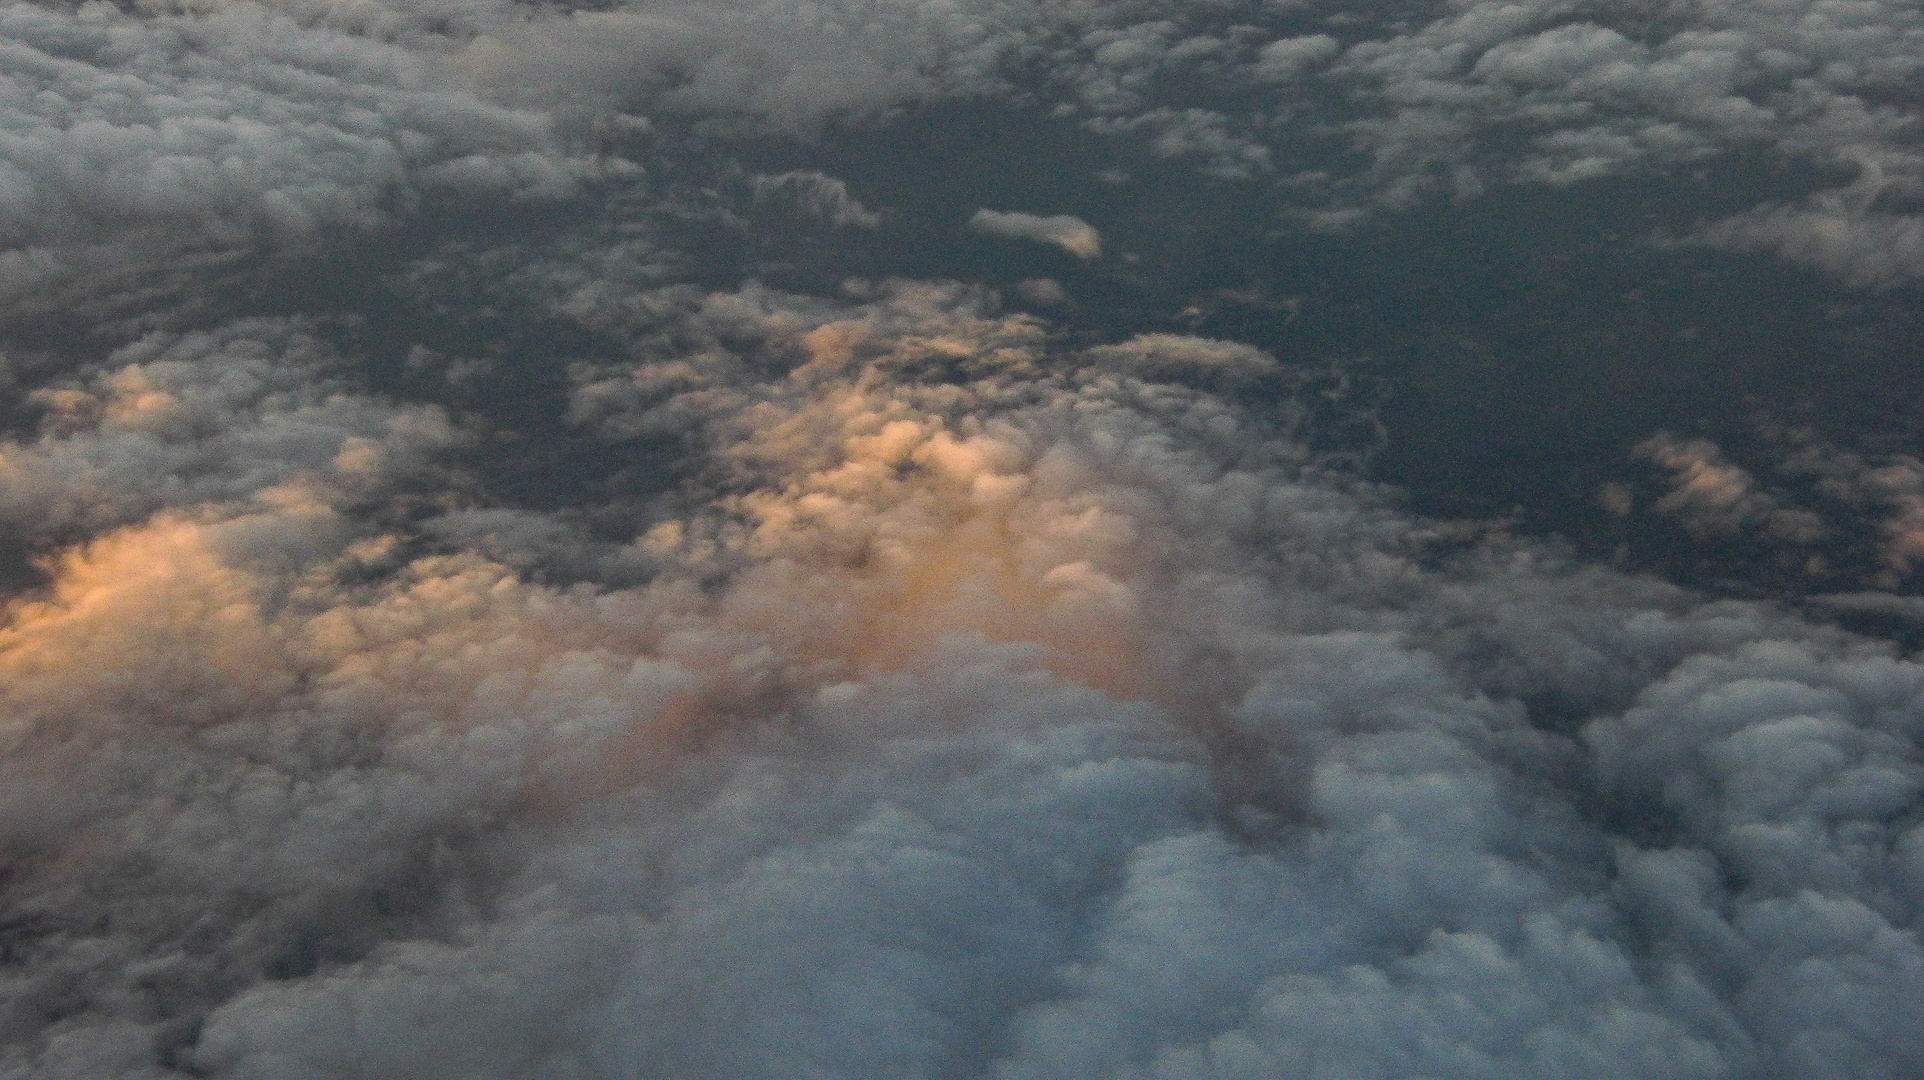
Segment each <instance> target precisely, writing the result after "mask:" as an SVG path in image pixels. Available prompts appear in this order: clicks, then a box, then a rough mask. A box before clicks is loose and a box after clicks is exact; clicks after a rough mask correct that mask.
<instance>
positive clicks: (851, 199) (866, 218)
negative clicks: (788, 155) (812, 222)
mask: <svg viewBox="0 0 1924 1080" xmlns="http://www.w3.org/2000/svg"><path fill="white" fill-rule="evenodd" d="M750 184H751V186H752V187H753V188H754V191H755V198H756V199H757V200H758V201H760V200H769V199H782V200H787V201H789V202H792V203H793V204H794V205H795V206H797V207H799V208H801V209H802V210H803V211H805V212H806V213H809V214H813V215H814V216H816V217H818V218H821V219H822V220H823V221H826V222H828V223H829V224H830V225H840V226H856V227H859V228H864V229H873V228H875V227H876V226H877V225H880V224H881V223H882V217H881V215H880V214H877V213H876V212H875V211H873V210H870V209H869V208H868V207H866V206H863V205H862V202H861V200H859V199H857V198H856V197H855V196H853V195H851V194H849V190H848V185H847V184H844V183H843V182H841V181H840V180H837V179H835V178H834V177H832V176H828V175H826V174H823V173H820V172H816V171H812V170H803V171H795V172H785V173H779V174H776V175H774V176H764V175H757V176H755V177H754V178H753V179H752V180H751V181H750Z"/></svg>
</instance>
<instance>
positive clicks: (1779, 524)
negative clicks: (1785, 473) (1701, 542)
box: [1637, 433, 1825, 544]
mask: <svg viewBox="0 0 1924 1080" xmlns="http://www.w3.org/2000/svg"><path fill="white" fill-rule="evenodd" d="M1637 455H1638V456H1639V457H1642V458H1644V459H1646V460H1648V461H1652V462H1654V463H1656V464H1657V465H1659V466H1661V467H1663V468H1664V469H1667V470H1669V472H1670V474H1671V477H1670V490H1669V491H1668V492H1667V493H1665V494H1664V496H1663V497H1662V498H1660V499H1658V500H1657V502H1656V504H1655V505H1654V506H1653V507H1652V509H1654V510H1655V511H1657V512H1658V513H1660V514H1664V515H1667V516H1669V517H1672V518H1675V519H1676V520H1677V521H1678V523H1680V524H1681V525H1683V527H1684V528H1685V529H1688V530H1689V531H1690V533H1691V534H1692V535H1694V536H1698V537H1710V536H1736V535H1739V534H1743V533H1748V532H1751V531H1753V530H1756V529H1761V530H1762V531H1763V532H1764V533H1765V534H1767V535H1769V536H1770V537H1771V538H1773V539H1777V540H1784V541H1788V542H1790V543H1797V544H1803V543H1810V542H1811V541H1814V540H1817V539H1819V538H1821V537H1822V536H1823V535H1824V532H1825V529H1824V526H1823V523H1822V522H1821V521H1820V520H1819V519H1818V518H1817V516H1816V515H1815V514H1812V513H1810V512H1809V511H1806V510H1799V509H1793V508H1790V507H1786V506H1784V505H1782V503H1781V502H1780V501H1779V500H1778V499H1776V498H1774V497H1773V496H1771V495H1769V494H1767V493H1765V492H1762V491H1759V490H1757V483H1756V480H1755V478H1753V477H1752V476H1751V475H1750V473H1749V472H1748V471H1746V470H1745V469H1743V468H1741V467H1739V466H1736V465H1732V464H1731V463H1730V462H1728V461H1726V460H1724V456H1723V452H1722V451H1721V450H1719V449H1718V448H1717V444H1715V443H1713V442H1711V441H1710V440H1708V439H1689V440H1683V439H1678V438H1677V437H1675V436H1673V435H1669V434H1667V433H1666V434H1659V435H1655V436H1652V437H1651V438H1649V439H1646V440H1644V442H1643V443H1641V444H1640V445H1638V447H1637Z"/></svg>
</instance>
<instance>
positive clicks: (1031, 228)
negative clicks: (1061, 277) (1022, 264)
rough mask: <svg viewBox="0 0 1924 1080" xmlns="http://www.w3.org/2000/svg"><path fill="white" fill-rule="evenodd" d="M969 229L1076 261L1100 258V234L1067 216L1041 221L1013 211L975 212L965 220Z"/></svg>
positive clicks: (1036, 216)
mask: <svg viewBox="0 0 1924 1080" xmlns="http://www.w3.org/2000/svg"><path fill="white" fill-rule="evenodd" d="M969 228H970V229H972V230H974V231H975V232H979V233H982V234H983V235H985V236H999V237H1002V238H1003V239H1007V240H1033V241H1035V242H1036V243H1038V244H1051V245H1053V246H1055V247H1059V248H1061V249H1062V250H1064V251H1066V252H1068V253H1069V254H1071V255H1074V256H1075V257H1076V258H1078V259H1083V260H1088V259H1100V258H1102V234H1101V233H1098V232H1097V231H1096V230H1095V227H1094V226H1092V225H1090V224H1089V223H1088V222H1086V221H1084V220H1082V219H1081V218H1079V217H1074V216H1072V215H1069V214H1053V215H1050V216H1047V217H1044V216H1041V215H1038V214H1025V213H1021V212H1020V211H1013V210H1011V211H1004V210H977V211H976V212H975V216H974V217H971V218H970V219H969Z"/></svg>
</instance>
